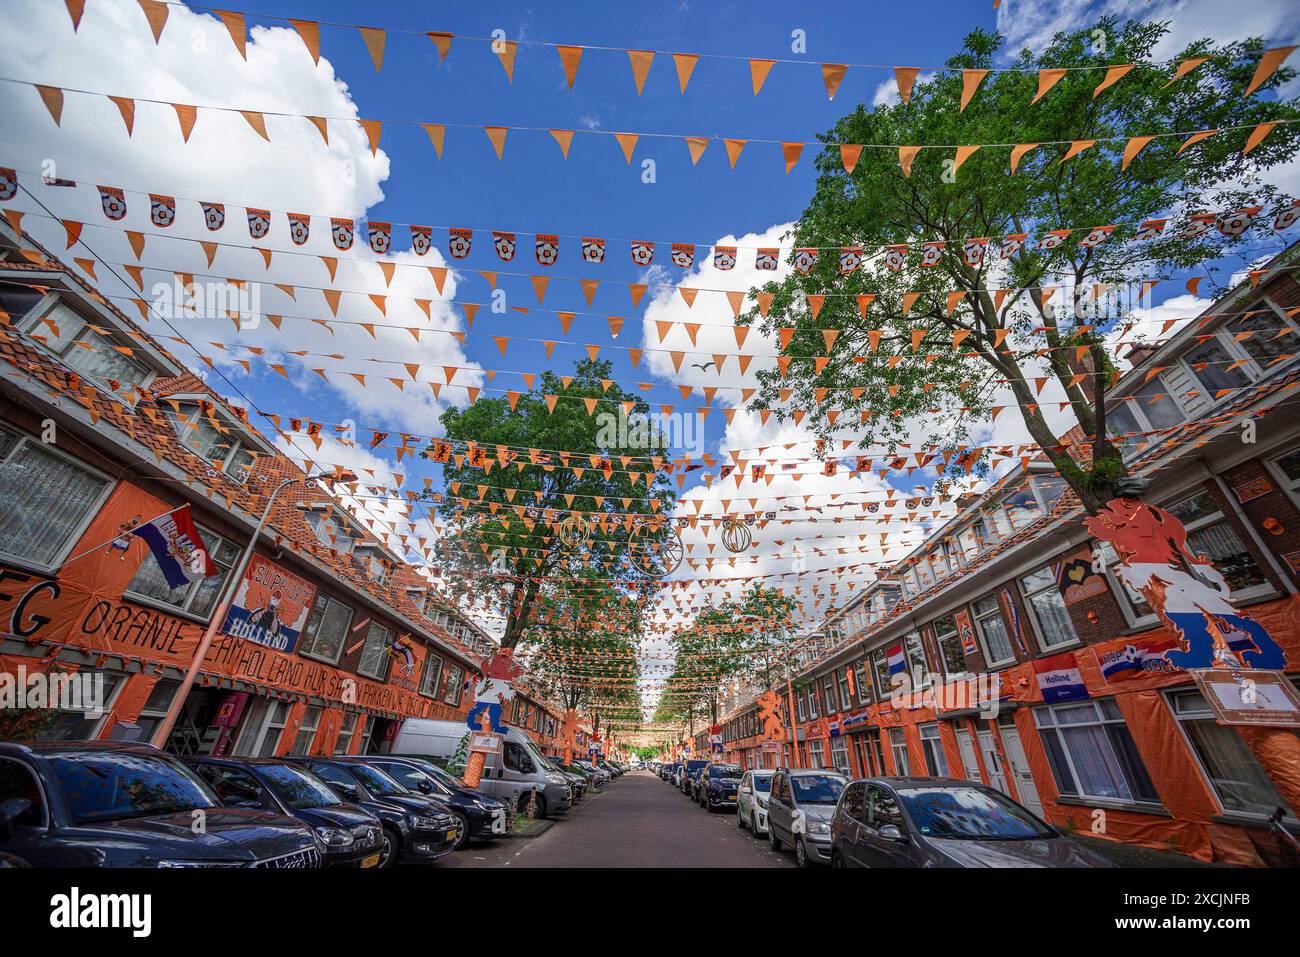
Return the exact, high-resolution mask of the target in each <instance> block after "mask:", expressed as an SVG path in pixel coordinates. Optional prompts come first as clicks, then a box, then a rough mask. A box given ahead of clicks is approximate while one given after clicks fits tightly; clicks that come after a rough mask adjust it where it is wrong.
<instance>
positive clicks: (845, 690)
mask: <svg viewBox="0 0 1300 957" xmlns="http://www.w3.org/2000/svg"><path fill="white" fill-rule="evenodd" d="M850 671H852V668H851V667H850V666H848V665H844V666H842V667H841V668H839V670H837V671H836V674H837V675H838V676H839V689H840V710H841V711H847V710H848V709H849V708H850V707H851V706H852V705H853V696H852V695H851V694H850V693H849V672H850Z"/></svg>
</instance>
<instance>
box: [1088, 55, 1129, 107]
mask: <svg viewBox="0 0 1300 957" xmlns="http://www.w3.org/2000/svg"><path fill="white" fill-rule="evenodd" d="M1134 65H1135V64H1132V63H1121V64H1119V65H1118V66H1113V67H1111V68H1110V69H1108V70H1107V71H1106V75H1105V76H1104V77H1103V78H1102V81H1101V82H1100V83H1098V84H1097V89H1095V90H1093V91H1092V98H1093V99H1094V100H1095V99H1096V98H1097V97H1098V96H1100V95H1101V91H1102V90H1104V89H1106V88H1107V87H1110V86H1114V85H1115V84H1116V83H1118V82H1119V81H1120V80H1122V79H1123V78H1124V77H1125V76H1126V75H1127V74H1128V72H1129V71H1130V70H1132V69H1133V67H1134Z"/></svg>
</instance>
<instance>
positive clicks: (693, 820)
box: [438, 771, 794, 868]
mask: <svg viewBox="0 0 1300 957" xmlns="http://www.w3.org/2000/svg"><path fill="white" fill-rule="evenodd" d="M438 866H439V867H750V868H752V867H793V866H794V856H793V855H792V854H791V853H790V852H789V851H788V850H787V851H782V852H781V853H780V854H774V853H772V850H771V849H770V848H769V847H768V844H767V840H766V838H764V839H762V840H759V839H755V838H754V837H753V836H751V834H750V832H749V831H742V830H740V829H739V828H738V827H736V814H735V812H734V811H730V810H729V811H716V812H714V813H712V814H706V813H705V812H704V810H703V809H702V808H701V807H700V806H699V805H698V804H694V803H692V801H691V800H690V798H688V797H686V795H684V794H682V793H681V792H680V791H678V790H677V789H676V788H674V787H673V786H672V785H671V784H665V783H664V782H663V781H661V780H660V779H659V778H658V777H656V776H655V775H653V774H652V773H650V772H649V771H630V772H628V773H627V774H624V775H623V776H622V777H620V778H617V779H616V780H614V781H613V782H611V783H610V784H608V785H606V786H605V790H604V793H602V794H599V795H590V796H588V797H587V798H586V799H585V800H584V801H583V802H582V803H581V804H580V805H578V806H577V807H575V808H574V809H573V810H572V811H570V812H569V813H568V814H567V815H565V816H563V817H561V818H559V820H558V821H557V823H556V824H555V826H554V827H552V828H550V830H548V831H547V832H546V833H545V834H542V835H540V836H539V837H535V838H516V839H510V840H501V841H494V842H492V843H490V844H481V845H475V846H471V847H468V848H464V849H462V850H460V851H458V852H457V853H455V854H451V855H449V856H448V857H445V858H443V859H442V860H441V861H439V862H438Z"/></svg>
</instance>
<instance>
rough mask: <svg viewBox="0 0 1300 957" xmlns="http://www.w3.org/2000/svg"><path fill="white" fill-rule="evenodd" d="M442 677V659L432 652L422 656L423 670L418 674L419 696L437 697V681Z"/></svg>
mask: <svg viewBox="0 0 1300 957" xmlns="http://www.w3.org/2000/svg"><path fill="white" fill-rule="evenodd" d="M441 677H442V659H441V658H439V657H438V656H437V655H435V654H434V653H433V652H432V651H429V652H426V653H425V655H424V670H423V671H422V672H420V694H422V695H425V696H427V697H430V698H434V697H437V694H438V679H439V678H441Z"/></svg>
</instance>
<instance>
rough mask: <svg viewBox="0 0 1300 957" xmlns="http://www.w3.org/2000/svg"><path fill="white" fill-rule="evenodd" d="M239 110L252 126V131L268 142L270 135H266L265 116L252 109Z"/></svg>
mask: <svg viewBox="0 0 1300 957" xmlns="http://www.w3.org/2000/svg"><path fill="white" fill-rule="evenodd" d="M239 112H240V113H241V114H243V117H244V119H246V120H248V125H249V126H251V127H252V128H253V131H254V132H255V133H256V134H257V135H258V136H260V137H261V138H262V139H264V140H266V141H267V142H268V143H269V142H271V137H269V136H267V135H266V117H265V116H263V115H262V114H261V113H256V112H254V111H253V110H240V111H239Z"/></svg>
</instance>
